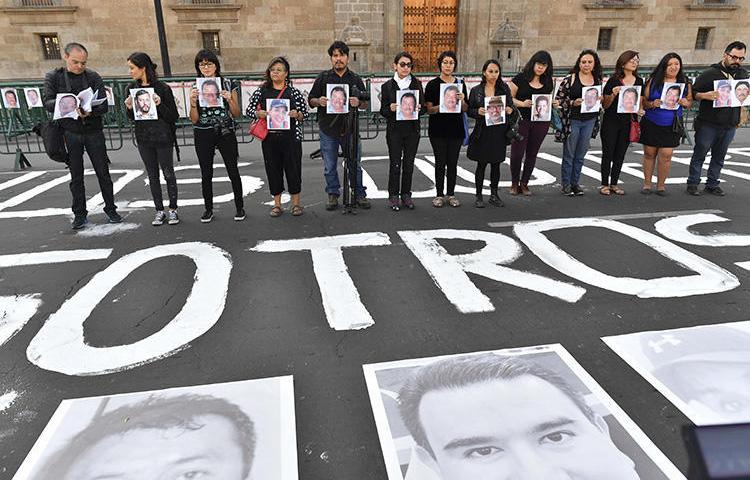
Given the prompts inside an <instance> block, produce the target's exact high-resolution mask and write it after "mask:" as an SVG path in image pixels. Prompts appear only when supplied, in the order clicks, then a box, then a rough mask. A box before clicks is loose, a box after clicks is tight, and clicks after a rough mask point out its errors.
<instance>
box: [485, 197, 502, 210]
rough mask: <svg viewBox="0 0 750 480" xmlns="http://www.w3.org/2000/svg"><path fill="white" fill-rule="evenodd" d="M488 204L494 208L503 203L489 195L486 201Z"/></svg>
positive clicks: (498, 198)
mask: <svg viewBox="0 0 750 480" xmlns="http://www.w3.org/2000/svg"><path fill="white" fill-rule="evenodd" d="M488 202H489V204H490V205H494V206H496V207H502V206H503V201H502V200H500V197H498V196H497V195H490V199H489V200H488Z"/></svg>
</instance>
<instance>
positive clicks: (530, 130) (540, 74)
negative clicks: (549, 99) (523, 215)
mask: <svg viewBox="0 0 750 480" xmlns="http://www.w3.org/2000/svg"><path fill="white" fill-rule="evenodd" d="M553 70H554V68H553V66H552V56H551V55H550V54H549V52H546V51H544V50H540V51H538V52H536V53H535V54H534V55H532V56H531V58H530V59H529V61H528V62H526V65H525V66H524V67H523V70H522V71H521V73H519V74H518V75H516V76H515V77H513V80H511V81H510V83H509V84H508V86H509V87H510V92H511V94H512V95H513V104H514V105H515V106H516V107H518V111H519V112H521V121H520V123H519V125H518V133H519V135H521V136H522V137H523V140H520V141H518V140H516V141H514V142H513V143H512V144H511V146H510V176H511V185H510V194H511V195H518V194H519V193H522V194H523V195H531V191H530V190H529V180H530V179H531V174H532V172H533V171H534V166H535V165H536V156H537V153H539V149H540V148H541V146H542V142H543V141H544V137H545V136H546V135H547V132H548V131H549V123H550V122H549V121H533V122H532V121H531V120H532V119H531V109H532V107H534V105H532V95H551V94H552V90H553V89H554V87H555V82H554V79H553V78H552V72H553ZM543 99H544V97H541V98H538V99H537V100H543ZM555 106H556V105H555ZM547 107H549V105H547ZM524 157H525V158H524ZM521 163H523V174H521Z"/></svg>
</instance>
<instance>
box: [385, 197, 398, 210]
mask: <svg viewBox="0 0 750 480" xmlns="http://www.w3.org/2000/svg"><path fill="white" fill-rule="evenodd" d="M388 208H390V209H391V210H393V211H394V212H398V211H399V210H401V207H400V205H399V203H398V197H388Z"/></svg>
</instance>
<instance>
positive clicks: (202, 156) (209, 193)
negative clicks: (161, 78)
mask: <svg viewBox="0 0 750 480" xmlns="http://www.w3.org/2000/svg"><path fill="white" fill-rule="evenodd" d="M195 72H196V73H197V74H198V77H199V78H221V64H220V63H219V58H218V57H217V56H216V54H215V53H214V52H212V51H211V50H201V51H199V52H198V54H197V55H196V56H195ZM221 83H222V85H221V91H220V92H219V97H220V99H221V100H220V106H218V107H201V106H200V105H199V104H198V96H199V95H200V92H199V91H198V89H197V88H193V89H192V90H191V91H190V121H191V122H193V136H194V137H195V153H196V154H197V155H198V164H199V165H200V167H201V190H202V192H203V204H204V206H205V211H204V212H203V215H202V216H201V222H202V223H208V222H210V221H211V220H213V218H214V190H213V177H214V154H215V153H216V150H217V149H218V150H219V153H221V158H222V159H223V160H224V165H225V166H226V168H227V175H228V176H229V180H230V181H231V183H232V192H234V206H235V207H236V213H235V215H234V219H235V221H238V222H239V221H242V220H244V219H245V209H244V202H243V199H242V179H241V178H240V170H239V168H237V160H238V159H239V150H238V147H237V137H235V135H234V131H235V129H236V127H237V124H236V123H235V121H234V119H235V118H237V117H239V116H240V105H239V101H238V98H239V94H238V92H239V87H238V86H237V85H236V84H234V83H233V82H231V81H229V80H227V79H223V78H222V82H221ZM209 85H210V84H209ZM209 90H211V87H209ZM209 93H210V92H209ZM217 101H218V99H217Z"/></svg>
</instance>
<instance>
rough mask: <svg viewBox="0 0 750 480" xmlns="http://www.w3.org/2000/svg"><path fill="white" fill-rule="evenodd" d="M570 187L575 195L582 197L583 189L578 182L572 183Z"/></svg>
mask: <svg viewBox="0 0 750 480" xmlns="http://www.w3.org/2000/svg"><path fill="white" fill-rule="evenodd" d="M570 189H571V191H572V192H573V195H575V196H576V197H580V196H581V195H583V189H582V188H581V186H580V185H578V184H574V185H571V186H570Z"/></svg>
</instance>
